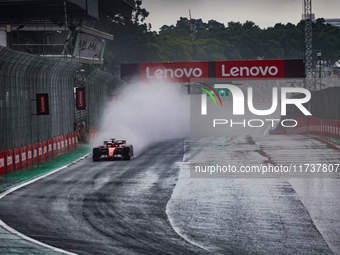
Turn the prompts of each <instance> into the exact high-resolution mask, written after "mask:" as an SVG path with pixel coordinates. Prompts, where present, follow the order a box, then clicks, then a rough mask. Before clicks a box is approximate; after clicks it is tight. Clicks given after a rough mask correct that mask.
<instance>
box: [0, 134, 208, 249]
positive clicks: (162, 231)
mask: <svg viewBox="0 0 340 255" xmlns="http://www.w3.org/2000/svg"><path fill="white" fill-rule="evenodd" d="M182 158H183V140H174V141H170V142H164V143H160V144H157V145H155V146H152V147H151V148H149V149H148V150H147V151H145V152H144V153H143V154H142V155H141V156H140V157H137V158H134V159H133V160H131V161H122V160H117V161H112V162H111V161H110V162H109V161H101V162H92V159H91V158H87V159H85V160H83V161H81V162H79V163H77V164H75V165H73V166H71V167H69V168H67V169H66V170H63V171H61V172H58V173H56V174H54V175H52V176H49V177H47V178H45V179H43V180H40V181H38V182H36V183H34V184H31V185H29V186H27V187H24V188H22V189H20V190H18V191H16V192H14V193H12V194H10V195H8V196H6V197H5V198H3V199H2V200H1V203H0V219H2V220H3V221H4V222H5V223H6V224H8V225H9V226H11V227H13V228H14V229H16V230H17V231H19V232H21V233H23V234H25V235H27V236H29V237H32V238H33V239H36V240H39V241H41V242H43V243H46V244H49V245H52V246H55V247H58V248H62V249H65V250H67V251H71V252H75V253H79V254H193V253H205V252H204V251H202V250H201V249H200V248H198V247H196V246H194V245H191V244H190V243H188V242H186V241H185V240H183V239H182V238H181V237H180V236H178V235H177V233H176V232H175V231H174V230H173V228H172V227H171V224H170V222H169V220H168V217H167V215H166V212H165V209H166V204H167V202H168V201H169V199H170V197H171V194H172V191H173V188H174V186H175V184H176V181H177V177H178V173H179V171H180V165H179V164H178V162H181V161H182Z"/></svg>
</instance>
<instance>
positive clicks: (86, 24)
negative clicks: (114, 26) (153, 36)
mask: <svg viewBox="0 0 340 255" xmlns="http://www.w3.org/2000/svg"><path fill="white" fill-rule="evenodd" d="M135 7H136V3H135V1H134V0H21V1H19V0H0V46H5V47H8V48H11V49H13V50H17V51H21V52H27V53H30V54H34V55H39V56H44V57H48V58H61V59H67V60H68V61H72V62H79V63H87V64H103V63H104V59H103V54H104V50H105V45H106V43H107V41H108V40H113V39H114V35H113V34H112V31H110V30H109V27H110V26H108V23H109V22H112V21H113V20H114V19H115V18H117V17H119V16H128V15H131V12H132V11H133V10H134V9H135Z"/></svg>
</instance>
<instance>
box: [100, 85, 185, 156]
mask: <svg viewBox="0 0 340 255" xmlns="http://www.w3.org/2000/svg"><path fill="white" fill-rule="evenodd" d="M189 100H190V99H189V96H188V95H187V94H186V91H185V90H184V89H183V86H181V85H179V84H174V83H165V82H164V83H138V84H130V85H128V86H127V87H126V88H125V89H124V90H123V92H122V93H121V94H120V95H119V96H118V98H117V99H116V100H113V101H112V102H110V103H109V104H108V105H107V107H106V108H105V111H104V113H103V117H102V121H101V125H100V132H99V134H98V135H97V137H96V138H95V139H94V143H95V145H96V146H97V145H99V144H101V143H102V142H103V141H105V140H109V139H110V138H116V139H125V140H127V144H132V145H133V146H134V154H135V156H138V154H140V153H141V151H142V150H143V149H145V148H146V147H148V146H150V145H151V144H153V143H156V142H160V141H165V140H168V139H175V138H184V137H188V136H189V130H190V128H189V123H190V117H189V116H190V114H189V112H190V109H189V106H190V103H189V102H190V101H189Z"/></svg>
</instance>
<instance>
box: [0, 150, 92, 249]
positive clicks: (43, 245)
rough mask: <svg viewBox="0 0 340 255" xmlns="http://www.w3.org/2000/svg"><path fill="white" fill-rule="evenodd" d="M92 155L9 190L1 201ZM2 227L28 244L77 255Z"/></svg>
mask: <svg viewBox="0 0 340 255" xmlns="http://www.w3.org/2000/svg"><path fill="white" fill-rule="evenodd" d="M90 154H91V153H88V154H86V155H85V156H83V157H81V158H79V159H77V160H75V161H73V162H72V163H70V164H68V165H66V166H63V167H60V168H58V169H56V170H53V171H52V172H49V173H46V174H44V175H42V176H39V177H37V178H34V179H32V180H30V181H28V182H25V183H23V184H20V185H18V186H16V187H14V188H11V189H9V190H7V191H5V192H3V193H1V194H0V199H2V198H4V197H5V196H7V195H8V194H10V193H12V192H14V191H16V190H18V189H21V188H22V187H25V186H27V185H30V184H32V183H34V182H37V181H39V180H41V179H44V178H46V177H47V176H50V175H52V174H55V173H56V172H59V171H61V170H63V169H65V168H66V167H68V166H70V165H72V164H74V163H76V162H78V161H80V160H83V159H85V158H86V157H87V156H89V155H90ZM0 227H2V228H3V229H5V230H7V231H8V232H10V233H12V234H14V235H16V236H18V237H20V238H22V239H24V240H26V241H28V242H31V243H34V244H36V245H39V246H41V247H44V248H48V249H50V250H53V251H55V252H60V253H63V254H67V255H77V254H76V253H72V252H68V251H64V250H62V249H59V248H56V247H53V246H51V245H48V244H45V243H42V242H39V241H37V240H34V239H32V238H30V237H28V236H25V235H24V234H22V233H20V232H18V231H16V230H15V229H13V228H11V227H10V226H8V225H7V224H6V223H4V222H3V221H2V220H0Z"/></svg>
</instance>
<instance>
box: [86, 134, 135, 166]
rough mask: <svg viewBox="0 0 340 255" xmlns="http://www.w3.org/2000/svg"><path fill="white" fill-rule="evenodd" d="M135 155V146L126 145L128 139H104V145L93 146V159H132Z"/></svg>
mask: <svg viewBox="0 0 340 255" xmlns="http://www.w3.org/2000/svg"><path fill="white" fill-rule="evenodd" d="M132 157H133V146H132V145H126V140H116V139H114V138H112V139H111V140H110V141H104V145H102V146H99V147H95V148H93V154H92V159H93V161H98V160H100V159H101V158H107V159H119V158H120V159H125V160H130V159H131V158H132Z"/></svg>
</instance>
